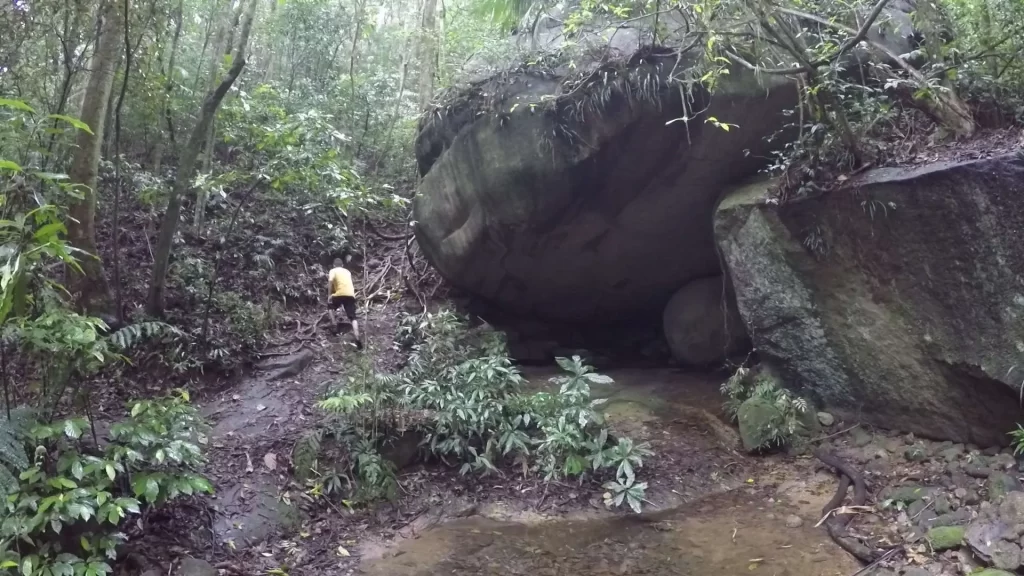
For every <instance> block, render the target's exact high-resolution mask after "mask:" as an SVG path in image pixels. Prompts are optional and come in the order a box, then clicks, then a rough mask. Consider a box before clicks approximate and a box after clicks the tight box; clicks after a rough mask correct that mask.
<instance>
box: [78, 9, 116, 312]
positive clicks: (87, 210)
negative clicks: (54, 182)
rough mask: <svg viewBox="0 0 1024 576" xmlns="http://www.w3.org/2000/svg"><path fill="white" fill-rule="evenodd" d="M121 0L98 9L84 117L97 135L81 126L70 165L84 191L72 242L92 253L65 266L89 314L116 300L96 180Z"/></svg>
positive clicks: (80, 303)
mask: <svg viewBox="0 0 1024 576" xmlns="http://www.w3.org/2000/svg"><path fill="white" fill-rule="evenodd" d="M117 8H118V3H117V2H116V0H108V1H107V2H105V3H104V4H103V5H102V6H101V8H100V12H99V16H98V17H99V18H100V20H101V22H100V24H99V26H98V29H99V31H100V32H99V34H100V37H99V38H98V39H97V42H96V54H95V55H94V56H93V59H92V72H91V74H90V76H89V83H88V85H87V86H86V90H85V96H84V97H83V100H82V112H81V120H82V122H84V123H86V124H87V125H88V126H89V128H90V129H91V130H92V133H91V134H90V133H89V132H86V131H84V130H79V131H78V134H77V137H76V139H75V144H76V150H75V155H74V158H73V159H72V163H71V170H70V171H69V174H68V176H70V182H71V183H72V184H78V185H80V186H79V187H78V189H79V191H80V192H81V194H82V198H81V199H79V200H73V201H72V202H71V204H70V206H69V207H68V211H69V215H70V218H69V219H68V240H69V242H70V244H71V245H72V246H74V247H75V248H78V249H79V250H82V251H83V252H85V253H86V254H87V256H85V257H84V258H82V259H81V262H80V265H81V270H80V271H79V270H76V269H75V268H73V267H70V266H68V267H66V268H65V276H66V280H65V281H66V283H67V288H68V290H69V291H70V292H71V294H72V295H74V296H75V298H76V301H77V305H78V308H79V309H81V310H83V311H85V312H89V313H106V314H110V313H111V312H112V309H113V300H112V299H111V297H110V286H109V285H108V284H107V279H106V277H105V276H104V275H103V263H102V261H101V260H100V258H99V254H97V252H96V181H97V171H98V164H99V160H100V146H101V145H102V143H103V134H104V123H105V121H106V118H107V106H108V105H109V103H110V95H111V94H110V93H111V88H112V86H113V82H114V66H115V64H116V63H117V61H118V58H119V57H120V51H119V48H120V46H121V44H120V37H119V34H118V32H119V31H120V29H121V15H120V13H119V10H118V9H117Z"/></svg>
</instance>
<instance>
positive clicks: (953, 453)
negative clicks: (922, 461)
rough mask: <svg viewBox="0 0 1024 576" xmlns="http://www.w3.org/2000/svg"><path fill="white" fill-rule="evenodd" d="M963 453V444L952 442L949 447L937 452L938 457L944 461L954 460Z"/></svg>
mask: <svg viewBox="0 0 1024 576" xmlns="http://www.w3.org/2000/svg"><path fill="white" fill-rule="evenodd" d="M963 453H964V445H963V444H954V445H952V446H950V447H949V448H945V449H943V450H942V451H940V452H939V457H940V458H942V459H943V460H945V461H946V462H956V460H957V459H958V458H960V455H961V454H963Z"/></svg>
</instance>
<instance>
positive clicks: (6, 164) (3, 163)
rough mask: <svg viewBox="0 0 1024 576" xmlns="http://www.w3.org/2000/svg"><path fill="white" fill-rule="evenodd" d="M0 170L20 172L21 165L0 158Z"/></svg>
mask: <svg viewBox="0 0 1024 576" xmlns="http://www.w3.org/2000/svg"><path fill="white" fill-rule="evenodd" d="M0 170H10V171H11V172H21V166H19V165H18V164H17V163H16V162H11V161H10V160H0Z"/></svg>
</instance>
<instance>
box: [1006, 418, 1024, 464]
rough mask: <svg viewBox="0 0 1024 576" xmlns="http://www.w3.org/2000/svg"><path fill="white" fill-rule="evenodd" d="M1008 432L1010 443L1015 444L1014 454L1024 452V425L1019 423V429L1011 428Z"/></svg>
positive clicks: (1017, 454)
mask: <svg viewBox="0 0 1024 576" xmlns="http://www.w3.org/2000/svg"><path fill="white" fill-rule="evenodd" d="M1008 434H1009V435H1010V444H1011V445H1012V446H1013V455H1014V456H1019V455H1020V454H1024V426H1021V425H1020V424H1017V429H1016V430H1011V431H1010V432H1008Z"/></svg>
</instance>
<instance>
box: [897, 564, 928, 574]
mask: <svg viewBox="0 0 1024 576" xmlns="http://www.w3.org/2000/svg"><path fill="white" fill-rule="evenodd" d="M903 576H932V573H931V572H929V571H928V570H926V569H924V568H920V567H918V566H912V567H910V568H907V569H906V570H904V571H903Z"/></svg>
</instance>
